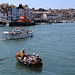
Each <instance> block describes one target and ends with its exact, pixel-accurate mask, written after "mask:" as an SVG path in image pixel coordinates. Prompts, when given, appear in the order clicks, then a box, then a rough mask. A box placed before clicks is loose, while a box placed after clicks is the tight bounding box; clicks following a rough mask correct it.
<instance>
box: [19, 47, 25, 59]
mask: <svg viewBox="0 0 75 75" xmlns="http://www.w3.org/2000/svg"><path fill="white" fill-rule="evenodd" d="M24 55H25V49H24V48H23V49H22V51H21V52H20V56H21V57H22V58H23V56H24Z"/></svg>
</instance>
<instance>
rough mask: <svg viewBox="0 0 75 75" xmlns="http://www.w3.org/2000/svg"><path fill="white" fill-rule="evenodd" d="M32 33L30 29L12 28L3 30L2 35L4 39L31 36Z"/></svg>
mask: <svg viewBox="0 0 75 75" xmlns="http://www.w3.org/2000/svg"><path fill="white" fill-rule="evenodd" d="M32 35H33V31H32V30H28V29H27V30H25V29H24V28H21V27H20V28H16V29H13V30H8V31H7V30H6V31H3V36H4V38H5V39H20V38H26V37H31V36H32Z"/></svg>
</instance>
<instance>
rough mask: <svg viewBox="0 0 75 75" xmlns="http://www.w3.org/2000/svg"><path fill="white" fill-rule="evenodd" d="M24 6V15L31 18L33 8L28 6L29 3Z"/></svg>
mask: <svg viewBox="0 0 75 75" xmlns="http://www.w3.org/2000/svg"><path fill="white" fill-rule="evenodd" d="M23 7H24V14H25V15H24V16H25V17H27V18H29V19H31V9H30V8H29V7H28V5H25V6H23Z"/></svg>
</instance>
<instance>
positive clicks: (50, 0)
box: [0, 0, 75, 9]
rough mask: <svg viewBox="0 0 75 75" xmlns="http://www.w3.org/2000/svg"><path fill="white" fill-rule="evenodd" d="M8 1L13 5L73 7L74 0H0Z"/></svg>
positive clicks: (1, 0)
mask: <svg viewBox="0 0 75 75" xmlns="http://www.w3.org/2000/svg"><path fill="white" fill-rule="evenodd" d="M2 3H9V4H13V5H15V6H19V4H22V5H28V6H29V8H35V9H38V8H44V9H49V8H51V9H69V8H73V9H75V0H0V4H2Z"/></svg>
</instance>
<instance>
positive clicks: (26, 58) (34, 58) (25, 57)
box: [16, 48, 42, 64]
mask: <svg viewBox="0 0 75 75" xmlns="http://www.w3.org/2000/svg"><path fill="white" fill-rule="evenodd" d="M16 56H17V57H19V58H20V59H21V60H23V62H25V63H30V64H35V63H40V62H41V61H42V59H41V58H40V57H39V55H38V54H37V55H35V53H33V55H32V56H31V55H29V54H28V53H25V49H24V48H23V49H22V51H20V52H18V53H17V54H16Z"/></svg>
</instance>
